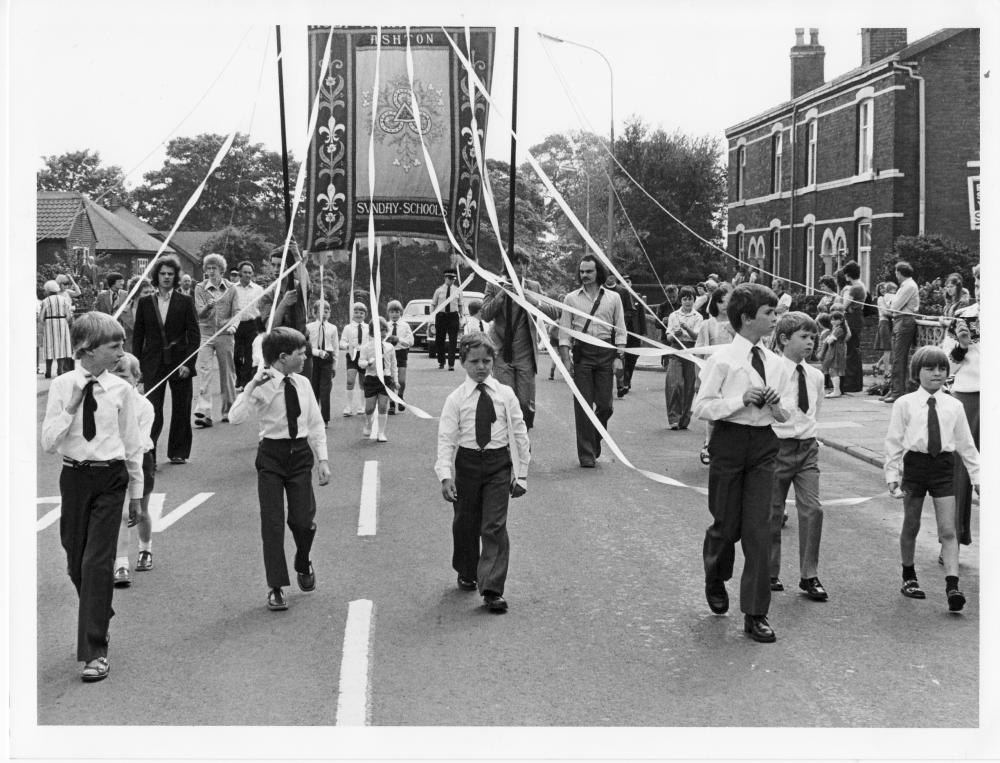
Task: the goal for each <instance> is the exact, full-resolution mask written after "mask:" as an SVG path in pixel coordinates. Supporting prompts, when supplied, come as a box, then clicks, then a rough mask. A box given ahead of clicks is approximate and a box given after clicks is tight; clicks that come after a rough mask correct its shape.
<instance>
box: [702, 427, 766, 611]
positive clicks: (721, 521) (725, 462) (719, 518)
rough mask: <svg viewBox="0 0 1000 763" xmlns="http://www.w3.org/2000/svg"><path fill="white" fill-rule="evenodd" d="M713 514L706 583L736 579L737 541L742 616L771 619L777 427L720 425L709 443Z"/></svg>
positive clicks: (706, 553) (706, 551)
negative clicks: (738, 546)
mask: <svg viewBox="0 0 1000 763" xmlns="http://www.w3.org/2000/svg"><path fill="white" fill-rule="evenodd" d="M708 451H709V454H710V455H711V459H712V460H711V464H710V466H709V469H708V510H709V511H710V512H711V513H712V519H713V521H712V524H711V526H710V527H709V528H708V530H707V531H706V533H705V545H704V549H703V556H704V561H705V581H706V582H707V583H712V582H715V581H719V580H721V581H726V580H729V579H730V578H731V577H732V576H733V562H734V561H735V558H736V541H740V544H741V546H742V547H743V576H742V578H741V579H740V610H741V611H742V612H743V613H744V614H748V615H766V614H767V610H768V607H769V606H770V604H771V580H770V575H769V573H768V560H769V556H770V550H771V535H770V517H771V496H772V491H773V489H774V468H775V457H776V456H777V453H778V437H777V435H775V434H774V430H773V429H771V427H750V426H744V425H743V424H733V423H731V422H729V421H725V420H722V421H716V422H715V423H714V426H713V427H712V438H711V440H709V443H708Z"/></svg>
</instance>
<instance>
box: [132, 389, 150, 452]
mask: <svg viewBox="0 0 1000 763" xmlns="http://www.w3.org/2000/svg"><path fill="white" fill-rule="evenodd" d="M132 401H133V402H134V403H135V421H136V424H138V426H139V436H140V437H141V438H142V450H143V452H144V453H145V452H146V451H147V450H152V449H153V438H152V437H151V436H150V435H151V434H152V431H153V419H155V418H156V410H155V409H154V408H153V404H152V403H151V402H149V400H148V399H147V398H146V396H145V395H143V394H142V393H141V392H139V390H138V389H136V388H135V387H132Z"/></svg>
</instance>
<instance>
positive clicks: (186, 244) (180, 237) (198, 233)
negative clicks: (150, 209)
mask: <svg viewBox="0 0 1000 763" xmlns="http://www.w3.org/2000/svg"><path fill="white" fill-rule="evenodd" d="M169 232H170V231H163V232H161V233H160V238H161V239H164V238H166V237H167V233H169ZM217 233H218V231H211V230H207V231H203V230H179V231H177V232H176V233H175V234H174V235H173V236H172V237H171V238H170V243H171V244H176V245H177V248H178V249H182V250H183V251H184V253H185V254H187V255H188V256H190V257H191V258H192V259H193V260H194V261H195V262H201V259H202V253H201V248H202V246H204V245H205V242H206V241H208V240H209V239H210V238H212V237H213V236H214V235H216V234H217Z"/></svg>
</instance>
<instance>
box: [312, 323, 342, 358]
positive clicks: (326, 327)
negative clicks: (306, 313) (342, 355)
mask: <svg viewBox="0 0 1000 763" xmlns="http://www.w3.org/2000/svg"><path fill="white" fill-rule="evenodd" d="M321 333H322V335H323V336H322V340H323V341H322V342H320V338H321V337H320V334H321ZM306 338H307V339H308V340H309V346H310V347H311V348H312V354H313V355H315V356H317V357H323V356H321V355H320V354H319V353H320V352H326V353H327V354H329V355H330V356H331V357H332V358H333V368H334V370H336V368H337V355H338V353H337V348H338V347H340V337H339V335H338V334H337V327H336V326H335V325H334V324H332V323H330V322H329V321H323V322H322V324H321V323H320V321H312V322H310V323H307V324H306ZM321 344H322V348H321V347H320V345H321Z"/></svg>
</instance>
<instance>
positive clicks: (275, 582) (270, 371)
mask: <svg viewBox="0 0 1000 763" xmlns="http://www.w3.org/2000/svg"><path fill="white" fill-rule="evenodd" d="M261 349H262V350H263V352H264V363H265V366H264V367H263V368H261V369H260V370H259V371H258V372H257V373H256V374H255V375H254V377H253V379H251V380H250V382H249V383H248V384H247V386H246V387H245V388H244V390H243V392H241V393H240V395H239V397H237V398H236V402H234V403H233V407H232V409H231V410H230V411H229V421H230V423H232V424H237V425H238V424H242V423H243V422H244V421H246V420H247V418H248V417H249V415H250V411H251V410H253V411H255V412H256V413H257V420H258V424H259V425H260V432H259V437H260V444H259V445H258V446H257V459H256V461H255V465H256V467H257V494H258V495H259V497H260V535H261V540H262V542H263V547H264V570H265V573H266V575H267V586H268V593H267V608H268V609H270V610H284V609H288V604H287V603H286V602H285V597H284V594H283V593H282V590H281V589H282V587H283V586H287V585H289V582H288V563H287V561H286V560H285V496H286V495H287V496H288V527H289V529H290V530H291V531H292V538H294V540H295V562H294V567H295V572H296V578H297V580H298V584H299V588H300V589H301V590H302V591H305V592H309V591H312V590H314V589H315V588H316V572H315V570H314V569H313V565H312V561H310V559H309V552H310V550H311V549H312V544H313V538H314V537H315V536H316V523H315V521H314V520H315V518H316V497H315V495H314V494H313V489H312V469H313V465H314V464H318V471H319V484H320V485H325V484H327V483H328V482H329V481H330V465H329V462H328V460H327V452H326V427H325V426H324V425H323V417H322V415H321V414H320V410H319V403H317V402H316V397H315V396H314V395H313V393H312V387H311V386H310V384H309V380H308V379H307V378H306V377H304V376H302V374H301V373H300V371H301V370H302V366H303V365H305V360H306V338H305V337H304V336H303V335H302V334H300V333H299V332H298V331H296V330H295V329H291V328H287V327H285V326H279V327H278V328H275V329H273V330H271V331H270V332H269V333H268V334H267V335H266V336H265V337H264V341H263V343H262V346H261Z"/></svg>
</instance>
